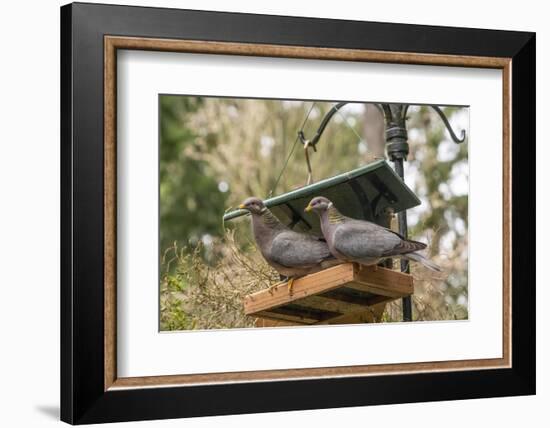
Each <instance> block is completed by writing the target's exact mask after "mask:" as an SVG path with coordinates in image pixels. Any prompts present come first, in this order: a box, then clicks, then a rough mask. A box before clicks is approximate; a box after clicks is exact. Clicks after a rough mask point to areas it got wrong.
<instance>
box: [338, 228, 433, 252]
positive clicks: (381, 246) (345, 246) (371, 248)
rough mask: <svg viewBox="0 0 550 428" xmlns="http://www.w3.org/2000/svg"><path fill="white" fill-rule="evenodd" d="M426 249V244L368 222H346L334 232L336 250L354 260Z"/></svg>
mask: <svg viewBox="0 0 550 428" xmlns="http://www.w3.org/2000/svg"><path fill="white" fill-rule="evenodd" d="M425 247H426V245H425V244H422V243H420V242H416V241H409V240H406V239H404V238H403V237H402V236H401V235H400V234H398V233H396V232H394V231H393V230H390V229H386V228H385V227H382V226H379V225H377V224H375V223H371V222H368V221H360V220H350V221H346V222H344V223H342V224H341V225H339V226H338V227H337V228H336V230H335V232H334V248H335V250H336V251H338V252H340V253H341V254H343V255H345V256H347V257H350V258H352V259H363V258H383V257H389V256H394V255H399V254H406V253H410V252H412V251H418V250H421V249H423V248H425Z"/></svg>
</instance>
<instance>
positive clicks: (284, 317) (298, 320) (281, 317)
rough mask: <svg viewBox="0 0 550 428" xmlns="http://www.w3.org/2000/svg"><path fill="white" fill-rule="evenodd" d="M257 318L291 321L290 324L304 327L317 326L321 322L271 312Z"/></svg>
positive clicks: (263, 312) (265, 312)
mask: <svg viewBox="0 0 550 428" xmlns="http://www.w3.org/2000/svg"><path fill="white" fill-rule="evenodd" d="M257 316H258V317H259V318H267V319H270V320H274V321H289V322H293V323H296V324H302V325H310V324H316V323H318V322H319V320H318V319H313V318H311V319H307V318H303V317H299V316H296V315H289V314H280V313H275V312H270V311H262V312H258V314H257Z"/></svg>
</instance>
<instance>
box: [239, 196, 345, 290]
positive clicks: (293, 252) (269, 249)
mask: <svg viewBox="0 0 550 428" xmlns="http://www.w3.org/2000/svg"><path fill="white" fill-rule="evenodd" d="M239 208H240V209H243V210H247V211H248V212H249V213H250V214H251V217H252V232H253V234H254V240H255V241H256V245H257V246H258V248H259V250H260V252H261V253H262V256H263V257H264V259H265V260H266V261H267V263H268V264H269V265H270V266H271V267H273V268H274V269H275V270H276V271H277V272H279V274H281V275H283V276H286V277H287V278H289V280H288V290H289V292H290V293H292V285H293V282H294V279H295V278H299V277H301V276H304V275H307V274H310V273H314V272H318V271H320V270H322V269H324V268H326V267H330V266H334V265H336V264H338V263H339V262H338V261H337V260H336V259H335V258H334V257H333V256H332V254H331V253H330V250H329V249H328V246H327V244H326V243H325V242H324V241H323V240H322V239H320V238H319V237H315V236H312V235H309V234H306V233H299V232H295V231H293V230H292V229H290V228H288V227H287V226H285V225H284V224H282V223H281V222H280V221H279V220H278V219H277V217H275V216H274V215H273V213H272V212H271V211H270V210H269V209H268V208H267V207H266V206H265V204H264V203H263V201H262V200H261V199H259V198H255V197H251V198H248V199H246V200H245V201H244V202H243V203H242V204H241V205H239Z"/></svg>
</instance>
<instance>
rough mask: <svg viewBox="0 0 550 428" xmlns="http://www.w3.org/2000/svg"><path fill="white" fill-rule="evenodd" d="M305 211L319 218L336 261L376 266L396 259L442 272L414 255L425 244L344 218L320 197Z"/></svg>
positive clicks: (388, 230)
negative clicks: (314, 213) (384, 261)
mask: <svg viewBox="0 0 550 428" xmlns="http://www.w3.org/2000/svg"><path fill="white" fill-rule="evenodd" d="M305 211H307V212H309V211H314V212H316V213H317V214H318V215H319V219H320V223H321V230H322V231H323V236H324V237H325V239H326V241H327V245H328V248H329V249H330V252H331V253H332V255H333V256H334V257H336V258H337V259H338V260H341V261H343V262H356V263H359V264H362V265H375V264H378V263H380V262H381V261H382V260H384V259H386V258H389V257H398V258H403V259H406V260H413V261H415V262H419V263H421V264H422V265H424V266H425V267H427V268H428V269H430V270H433V271H436V272H441V268H440V267H439V266H438V265H436V264H435V263H434V262H432V261H431V260H428V259H427V258H426V257H424V256H423V255H422V254H420V253H417V251H419V250H423V249H424V248H426V244H424V243H422V242H418V241H413V240H411V239H405V238H404V237H403V236H401V235H400V234H398V233H396V232H394V231H393V230H390V229H386V228H385V227H382V226H379V225H378V224H375V223H371V222H370V221H365V220H356V219H353V218H350V217H346V216H344V215H342V214H341V213H340V211H338V209H337V208H336V207H335V206H334V204H333V203H332V202H331V201H330V200H328V199H327V198H325V197H323V196H318V197H316V198H313V199H312V200H311V202H310V203H309V205H308V206H307V207H306V209H305Z"/></svg>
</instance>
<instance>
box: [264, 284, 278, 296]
mask: <svg viewBox="0 0 550 428" xmlns="http://www.w3.org/2000/svg"><path fill="white" fill-rule="evenodd" d="M279 284H280V282H278V283H276V284H273V285H271V286H269V288H268V289H267V291H269V294H271V295H272V296H273V292H274V291H275V289H276V288H277V286H278V285H279Z"/></svg>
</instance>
